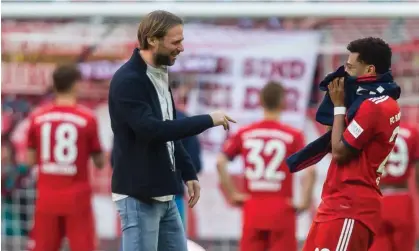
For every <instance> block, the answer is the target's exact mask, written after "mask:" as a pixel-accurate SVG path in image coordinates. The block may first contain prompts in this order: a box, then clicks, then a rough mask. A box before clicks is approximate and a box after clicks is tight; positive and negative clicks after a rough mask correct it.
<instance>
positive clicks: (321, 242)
mask: <svg viewBox="0 0 419 251" xmlns="http://www.w3.org/2000/svg"><path fill="white" fill-rule="evenodd" d="M314 230H315V231H313V232H312V231H311V230H310V233H309V237H308V240H307V243H306V245H305V246H304V248H303V251H313V250H316V251H331V250H336V251H367V250H368V248H369V247H370V244H371V242H372V237H373V235H372V233H371V232H370V230H369V229H368V228H367V227H366V226H364V225H363V224H362V223H359V222H357V221H355V220H353V219H337V220H333V221H329V222H320V223H317V224H316V229H314ZM310 234H311V236H310Z"/></svg>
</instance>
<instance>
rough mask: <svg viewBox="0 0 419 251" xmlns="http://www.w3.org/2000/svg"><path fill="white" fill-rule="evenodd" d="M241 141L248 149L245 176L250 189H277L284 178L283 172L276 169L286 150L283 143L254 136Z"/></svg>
mask: <svg viewBox="0 0 419 251" xmlns="http://www.w3.org/2000/svg"><path fill="white" fill-rule="evenodd" d="M243 143H244V148H246V149H248V150H249V152H248V154H247V156H246V163H247V164H248V166H246V169H245V177H246V179H247V180H248V181H249V188H250V190H254V191H255V190H259V191H262V190H266V191H275V190H279V189H280V188H281V182H282V181H283V180H284V179H285V172H283V171H280V170H278V169H279V167H280V166H281V164H282V162H283V161H284V158H285V154H286V151H287V147H286V145H285V143H284V142H282V141H281V140H277V139H270V140H267V141H266V140H263V139H256V138H252V139H246V140H245V141H244V142H243ZM268 157H269V158H268Z"/></svg>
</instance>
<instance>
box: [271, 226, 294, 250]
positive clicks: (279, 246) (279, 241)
mask: <svg viewBox="0 0 419 251" xmlns="http://www.w3.org/2000/svg"><path fill="white" fill-rule="evenodd" d="M286 221H287V220H286V219H284V220H283V222H284V223H285V222H286ZM295 224H296V223H295V220H292V221H290V222H289V224H287V225H286V226H285V225H284V229H282V230H277V231H271V232H270V234H269V249H268V250H269V251H282V250H287V251H297V246H298V243H297V238H296V236H295V235H296V227H295Z"/></svg>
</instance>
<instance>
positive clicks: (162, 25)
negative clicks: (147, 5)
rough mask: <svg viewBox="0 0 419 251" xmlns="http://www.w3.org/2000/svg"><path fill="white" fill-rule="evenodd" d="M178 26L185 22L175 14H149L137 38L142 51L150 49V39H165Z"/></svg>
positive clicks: (162, 11)
mask: <svg viewBox="0 0 419 251" xmlns="http://www.w3.org/2000/svg"><path fill="white" fill-rule="evenodd" d="M176 25H183V20H182V19H181V18H180V17H178V16H176V15H175V14H173V13H170V12H168V11H164V10H156V11H153V12H150V13H148V14H147V16H146V17H145V18H144V19H143V20H141V22H140V25H139V26H138V32H137V37H138V43H139V44H140V49H142V50H147V49H149V44H148V41H147V39H148V38H152V37H155V38H157V39H160V38H163V37H164V36H166V34H167V31H168V30H170V29H171V28H173V27H174V26H176Z"/></svg>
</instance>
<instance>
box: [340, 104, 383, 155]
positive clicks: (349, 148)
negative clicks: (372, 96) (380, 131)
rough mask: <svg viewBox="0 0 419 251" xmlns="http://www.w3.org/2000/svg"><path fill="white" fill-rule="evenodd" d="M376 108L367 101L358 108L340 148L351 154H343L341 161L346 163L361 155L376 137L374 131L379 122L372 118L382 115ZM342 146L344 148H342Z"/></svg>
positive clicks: (342, 138) (345, 132)
mask: <svg viewBox="0 0 419 251" xmlns="http://www.w3.org/2000/svg"><path fill="white" fill-rule="evenodd" d="M374 106H375V104H374V103H373V102H371V101H369V100H365V101H364V102H363V103H362V104H361V106H360V107H359V108H358V111H357V112H356V114H355V117H354V118H353V119H352V121H351V122H350V123H349V125H348V127H347V128H346V130H345V131H344V133H343V136H342V137H341V140H340V146H341V147H342V148H345V149H346V152H349V154H347V155H344V154H342V156H340V157H341V158H340V161H342V162H345V161H347V160H348V159H350V157H351V156H354V155H356V154H357V153H359V151H361V150H362V149H363V148H364V146H365V145H366V144H367V143H369V142H370V141H371V140H372V138H373V137H374V136H375V134H374V131H375V127H376V121H377V120H376V119H371V118H376V117H377V116H382V115H380V114H379V113H378V110H377V109H375V107H374ZM342 144H343V145H344V146H342ZM338 156H339V155H338ZM348 156H349V157H348Z"/></svg>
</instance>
